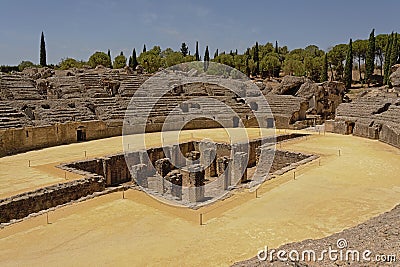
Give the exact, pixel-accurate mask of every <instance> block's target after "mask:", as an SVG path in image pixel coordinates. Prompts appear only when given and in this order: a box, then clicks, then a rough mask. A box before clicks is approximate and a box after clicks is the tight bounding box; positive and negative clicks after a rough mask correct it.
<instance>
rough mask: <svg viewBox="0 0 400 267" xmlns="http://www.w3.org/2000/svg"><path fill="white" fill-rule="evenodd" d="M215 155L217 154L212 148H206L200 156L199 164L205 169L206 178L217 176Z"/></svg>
mask: <svg viewBox="0 0 400 267" xmlns="http://www.w3.org/2000/svg"><path fill="white" fill-rule="evenodd" d="M216 155H217V153H216V151H215V149H214V148H207V149H205V150H203V152H202V154H201V157H200V164H201V165H203V166H204V167H205V168H206V169H205V176H206V177H214V176H217V166H216Z"/></svg>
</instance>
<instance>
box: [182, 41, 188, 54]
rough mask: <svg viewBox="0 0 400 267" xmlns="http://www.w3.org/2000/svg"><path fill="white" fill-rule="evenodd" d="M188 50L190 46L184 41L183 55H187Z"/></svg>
mask: <svg viewBox="0 0 400 267" xmlns="http://www.w3.org/2000/svg"><path fill="white" fill-rule="evenodd" d="M188 51H189V48H188V46H187V45H186V43H182V45H181V53H182V55H183V56H184V57H186V56H187V54H188Z"/></svg>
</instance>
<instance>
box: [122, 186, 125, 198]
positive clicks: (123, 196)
mask: <svg viewBox="0 0 400 267" xmlns="http://www.w3.org/2000/svg"><path fill="white" fill-rule="evenodd" d="M122 199H125V187H123V188H122Z"/></svg>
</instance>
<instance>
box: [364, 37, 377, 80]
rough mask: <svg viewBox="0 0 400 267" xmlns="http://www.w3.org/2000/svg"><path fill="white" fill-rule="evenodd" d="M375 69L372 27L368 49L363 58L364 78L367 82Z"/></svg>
mask: <svg viewBox="0 0 400 267" xmlns="http://www.w3.org/2000/svg"><path fill="white" fill-rule="evenodd" d="M374 69H375V29H372V31H371V34H370V35H369V40H368V49H367V55H366V59H365V79H366V80H367V83H368V84H369V83H370V82H371V78H372V75H373V74H374Z"/></svg>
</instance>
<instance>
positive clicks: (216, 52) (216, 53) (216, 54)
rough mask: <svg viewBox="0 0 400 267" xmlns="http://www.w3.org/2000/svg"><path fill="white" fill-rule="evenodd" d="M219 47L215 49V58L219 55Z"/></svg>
mask: <svg viewBox="0 0 400 267" xmlns="http://www.w3.org/2000/svg"><path fill="white" fill-rule="evenodd" d="M218 55H219V54H218V48H217V50H215V53H214V59H215V58H216V57H218Z"/></svg>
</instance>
